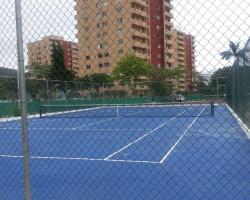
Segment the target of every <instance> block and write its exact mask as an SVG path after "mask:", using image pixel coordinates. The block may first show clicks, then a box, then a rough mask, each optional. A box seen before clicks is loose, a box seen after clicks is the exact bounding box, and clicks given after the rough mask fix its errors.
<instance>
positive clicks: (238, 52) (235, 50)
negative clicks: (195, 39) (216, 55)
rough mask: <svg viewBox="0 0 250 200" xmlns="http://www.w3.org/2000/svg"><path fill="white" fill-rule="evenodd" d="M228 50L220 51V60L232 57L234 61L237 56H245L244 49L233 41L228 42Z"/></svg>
mask: <svg viewBox="0 0 250 200" xmlns="http://www.w3.org/2000/svg"><path fill="white" fill-rule="evenodd" d="M229 48H230V49H229V50H227V51H223V52H221V53H220V55H221V57H222V60H230V59H231V58H234V59H235V61H236V60H237V59H238V58H245V53H244V49H240V43H239V42H238V43H237V44H235V43H234V42H232V41H230V42H229Z"/></svg>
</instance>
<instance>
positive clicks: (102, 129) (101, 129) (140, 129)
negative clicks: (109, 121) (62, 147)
mask: <svg viewBox="0 0 250 200" xmlns="http://www.w3.org/2000/svg"><path fill="white" fill-rule="evenodd" d="M28 129H29V130H48V131H49V130H52V131H54V130H61V131H63V130H65V131H149V130H151V129H142V128H138V129H119V128H117V129H109V128H107V129H104V128H100V129H76V128H54V127H52V128H38V127H33V128H32V127H29V128H28ZM0 130H21V127H19V128H17V127H16V128H15V127H13V128H1V127H0Z"/></svg>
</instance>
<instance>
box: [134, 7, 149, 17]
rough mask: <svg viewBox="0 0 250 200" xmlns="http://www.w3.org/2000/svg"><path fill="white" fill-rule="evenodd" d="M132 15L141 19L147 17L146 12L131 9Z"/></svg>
mask: <svg viewBox="0 0 250 200" xmlns="http://www.w3.org/2000/svg"><path fill="white" fill-rule="evenodd" d="M132 13H133V14H136V15H140V16H142V17H148V16H149V15H148V13H147V12H146V11H142V10H140V9H138V8H132Z"/></svg>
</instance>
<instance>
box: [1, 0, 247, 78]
mask: <svg viewBox="0 0 250 200" xmlns="http://www.w3.org/2000/svg"><path fill="white" fill-rule="evenodd" d="M172 4H173V7H174V8H173V10H172V13H173V16H174V19H173V23H174V25H175V27H176V28H178V29H180V30H182V31H184V32H187V33H190V34H192V35H193V36H195V39H196V42H195V45H196V53H195V55H196V66H197V70H198V71H201V72H202V73H206V74H208V73H212V72H213V71H214V70H215V69H217V68H219V67H223V66H226V65H228V62H225V61H221V59H220V56H219V53H220V52H221V51H224V50H226V49H227V48H228V42H229V41H230V40H232V41H234V42H238V41H239V42H241V46H243V45H244V43H245V42H246V41H247V39H248V38H249V37H250V16H249V10H250V0H172ZM74 5H75V1H74V0H22V13H23V24H24V27H23V34H24V41H25V44H26V43H27V42H30V41H35V40H37V39H41V38H42V37H44V36H46V35H51V34H54V35H61V36H63V37H64V38H65V39H67V40H73V41H76V38H75V33H76V30H75V25H76V21H75V14H76V13H75V11H74ZM247 11H248V12H247ZM15 44H16V39H15V13H14V0H4V1H1V5H0V67H9V68H16V60H17V59H16V47H15ZM25 46H26V45H25ZM26 61H27V58H26Z"/></svg>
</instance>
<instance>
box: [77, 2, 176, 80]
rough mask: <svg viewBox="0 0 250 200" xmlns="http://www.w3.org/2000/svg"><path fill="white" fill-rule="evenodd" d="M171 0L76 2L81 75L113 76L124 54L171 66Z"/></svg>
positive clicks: (157, 65)
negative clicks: (99, 74)
mask: <svg viewBox="0 0 250 200" xmlns="http://www.w3.org/2000/svg"><path fill="white" fill-rule="evenodd" d="M171 8H172V6H171V4H170V0H126V1H123V0H102V1H101V0H77V1H76V6H75V10H76V11H77V15H76V20H77V26H76V27H77V30H78V33H77V35H76V37H77V39H78V42H79V50H80V51H81V53H80V54H81V55H80V57H81V60H80V62H79V66H80V70H79V75H80V76H81V75H84V74H88V73H101V72H105V73H107V72H108V73H111V72H112V71H113V69H114V67H116V63H117V62H116V61H118V60H119V59H120V58H121V57H122V56H124V54H126V53H128V52H133V53H134V54H135V55H136V56H137V57H140V58H143V59H146V60H148V61H151V63H152V64H153V65H154V66H156V67H162V66H165V65H167V66H172V65H173V60H172V59H169V58H171V54H172V49H171V47H172V43H171V28H172V24H171V12H170V11H171Z"/></svg>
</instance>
